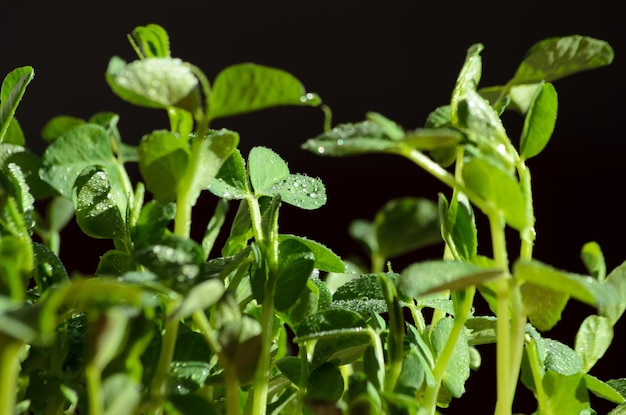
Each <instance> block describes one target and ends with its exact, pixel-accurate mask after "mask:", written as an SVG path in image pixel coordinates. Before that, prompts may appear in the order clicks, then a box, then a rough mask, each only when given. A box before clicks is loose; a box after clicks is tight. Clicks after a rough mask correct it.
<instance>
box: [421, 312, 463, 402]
mask: <svg viewBox="0 0 626 415" xmlns="http://www.w3.org/2000/svg"><path fill="white" fill-rule="evenodd" d="M453 326H454V319H452V318H450V317H445V318H442V319H441V320H439V321H438V322H437V324H436V325H435V327H434V328H433V331H432V334H431V336H430V341H431V343H432V346H433V351H434V353H435V356H438V355H439V354H440V353H441V352H442V351H443V348H444V347H445V345H446V343H447V342H448V337H449V336H450V331H451V330H452V327H453ZM469 363H470V357H469V347H468V344H467V339H466V338H465V335H464V332H463V331H461V334H460V336H459V340H458V341H457V342H456V344H455V346H454V351H453V352H452V356H451V357H450V360H449V362H448V365H447V366H446V369H445V371H444V375H443V386H444V387H445V388H446V390H447V391H448V392H450V394H451V395H452V396H453V397H455V398H458V397H460V396H461V395H462V394H463V393H464V392H465V381H466V380H467V379H468V378H469V375H470V367H469Z"/></svg>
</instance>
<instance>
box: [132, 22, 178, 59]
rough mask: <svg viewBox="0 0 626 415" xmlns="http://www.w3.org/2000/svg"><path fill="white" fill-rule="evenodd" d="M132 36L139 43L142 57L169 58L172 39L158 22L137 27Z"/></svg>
mask: <svg viewBox="0 0 626 415" xmlns="http://www.w3.org/2000/svg"><path fill="white" fill-rule="evenodd" d="M132 38H133V40H134V41H135V42H136V43H137V46H138V47H139V50H140V51H141V53H142V55H143V56H141V57H142V58H168V57H169V56H170V39H169V37H168V35H167V32H166V31H165V29H164V28H163V27H162V26H159V25H158V24H148V25H146V26H137V27H135V29H133V33H132Z"/></svg>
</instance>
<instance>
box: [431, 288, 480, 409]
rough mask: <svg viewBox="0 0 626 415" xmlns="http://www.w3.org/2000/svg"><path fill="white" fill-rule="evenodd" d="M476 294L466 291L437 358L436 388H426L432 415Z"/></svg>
mask: <svg viewBox="0 0 626 415" xmlns="http://www.w3.org/2000/svg"><path fill="white" fill-rule="evenodd" d="M475 293H476V287H469V288H467V289H466V290H465V298H464V299H463V302H462V303H461V304H460V305H459V310H458V312H457V315H456V317H455V319H454V325H453V326H452V330H450V334H449V335H448V339H447V341H446V345H445V346H444V348H443V350H442V351H441V353H440V354H439V356H438V357H437V362H436V363H435V367H434V368H433V377H434V379H435V382H434V383H435V386H433V387H428V388H426V391H425V393H424V398H423V402H424V407H425V408H426V409H427V410H428V413H430V414H433V415H434V414H435V413H436V409H437V397H438V396H439V389H440V388H441V382H442V380H443V376H444V374H445V370H446V367H447V366H448V363H449V362H450V359H451V358H452V354H453V353H454V348H455V347H456V344H457V342H458V341H459V337H460V335H461V331H462V330H463V328H464V327H465V322H466V321H467V317H468V316H469V314H470V312H471V310H472V305H473V304H474V295H475Z"/></svg>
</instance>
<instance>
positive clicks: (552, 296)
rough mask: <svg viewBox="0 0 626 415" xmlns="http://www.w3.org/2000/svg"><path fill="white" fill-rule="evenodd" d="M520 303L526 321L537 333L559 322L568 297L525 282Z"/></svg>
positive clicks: (562, 293) (559, 292)
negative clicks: (526, 318) (522, 305)
mask: <svg viewBox="0 0 626 415" xmlns="http://www.w3.org/2000/svg"><path fill="white" fill-rule="evenodd" d="M521 291H522V303H523V304H524V310H525V311H526V313H527V314H528V319H529V320H530V322H531V323H532V324H533V325H534V326H535V327H536V328H537V330H539V331H548V330H550V329H551V328H553V327H554V326H555V325H556V323H557V322H559V320H561V313H562V312H563V310H564V309H565V305H566V304H567V301H568V300H569V295H568V294H566V293H564V292H561V291H556V290H551V289H549V288H546V287H544V286H539V285H535V284H533V283H530V282H526V283H525V284H524V285H522V288H521Z"/></svg>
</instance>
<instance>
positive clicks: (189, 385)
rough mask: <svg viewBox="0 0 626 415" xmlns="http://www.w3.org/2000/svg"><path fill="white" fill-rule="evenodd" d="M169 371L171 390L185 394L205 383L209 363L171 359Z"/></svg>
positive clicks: (209, 371) (209, 372)
mask: <svg viewBox="0 0 626 415" xmlns="http://www.w3.org/2000/svg"><path fill="white" fill-rule="evenodd" d="M169 373H170V376H171V380H170V382H171V383H170V388H171V389H172V392H174V393H181V394H184V395H186V394H190V393H193V392H196V391H197V390H198V389H200V388H202V387H203V386H204V385H205V382H206V381H207V379H208V378H209V375H210V374H211V365H210V364H209V363H208V362H202V361H200V362H199V361H173V362H172V363H171V364H170V371H169Z"/></svg>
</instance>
